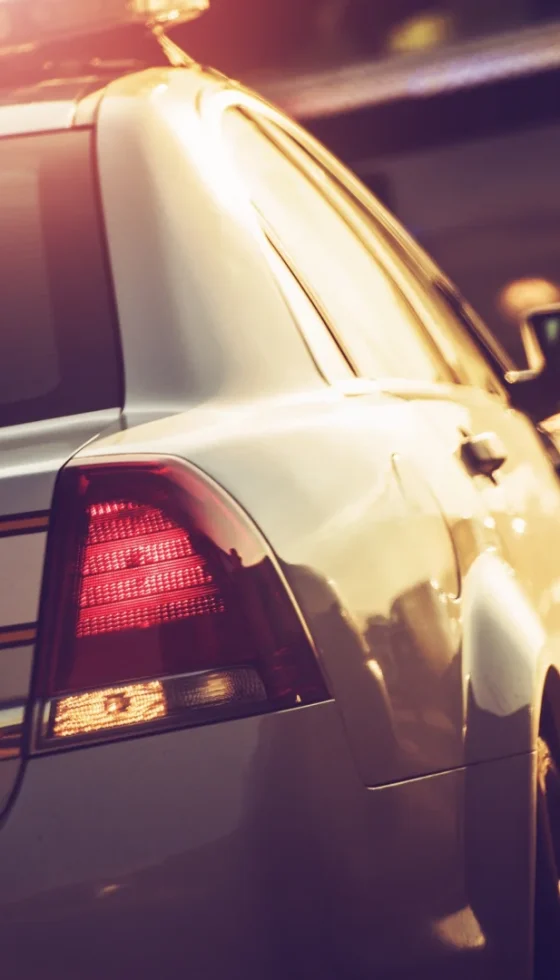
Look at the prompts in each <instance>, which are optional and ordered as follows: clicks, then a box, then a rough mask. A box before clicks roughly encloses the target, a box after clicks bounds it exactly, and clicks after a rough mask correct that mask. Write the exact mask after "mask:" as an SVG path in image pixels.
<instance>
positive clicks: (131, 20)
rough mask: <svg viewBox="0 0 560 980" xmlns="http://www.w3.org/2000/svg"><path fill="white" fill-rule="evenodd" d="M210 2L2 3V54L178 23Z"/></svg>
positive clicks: (62, 0)
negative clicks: (131, 27) (134, 27)
mask: <svg viewBox="0 0 560 980" xmlns="http://www.w3.org/2000/svg"><path fill="white" fill-rule="evenodd" d="M208 5H209V0H0V54H8V53H10V52H14V53H16V52H17V50H18V49H28V48H33V47H35V46H37V45H40V44H42V43H49V42H52V41H59V40H64V39H66V38H71V37H76V36H80V35H88V34H94V33H98V32H102V31H107V30H111V29H112V28H117V27H123V26H127V25H130V24H136V25H145V26H146V27H148V28H153V27H157V26H158V25H166V24H167V25H169V24H171V23H172V24H174V25H175V24H179V23H181V22H184V21H187V20H192V19H193V18H194V17H198V16H199V14H201V13H202V12H203V11H204V10H206V9H207V7H208Z"/></svg>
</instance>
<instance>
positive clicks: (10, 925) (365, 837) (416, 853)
mask: <svg viewBox="0 0 560 980" xmlns="http://www.w3.org/2000/svg"><path fill="white" fill-rule="evenodd" d="M226 730H227V732H224V730H223V728H222V726H210V727H206V728H199V729H195V730H192V731H188V732H179V733H175V734H168V735H161V736H157V737H152V738H147V739H137V740H129V741H124V742H122V743H120V744H117V745H113V746H110V747H100V748H91V749H87V750H85V751H83V752H77V753H76V752H69V753H62V754H58V755H55V756H52V757H46V758H40V759H35V760H32V761H31V762H29V763H28V765H27V770H26V773H25V779H24V780H23V783H22V787H21V790H20V793H19V795H18V798H17V801H16V803H15V805H14V807H13V808H12V810H11V813H10V816H9V817H8V819H7V821H6V823H5V824H4V826H3V828H2V833H1V835H0V863H1V866H2V876H1V880H0V908H1V915H0V938H1V941H2V951H3V952H2V959H3V964H4V969H5V970H6V971H7V973H8V974H9V976H10V977H13V978H14V980H20V978H22V980H23V978H25V980H35V978H39V977H41V978H44V980H48V978H51V977H52V978H54V977H60V976H64V977H66V976H67V977H71V976H76V975H79V976H80V977H82V978H83V980H89V978H91V980H93V978H95V977H98V976H99V972H100V971H101V972H102V973H103V975H104V976H105V977H107V980H120V978H121V977H123V976H124V975H131V976H132V975H134V976H135V977H137V978H138V980H141V978H143V977H152V976H154V974H156V975H157V976H160V977H171V976H174V975H176V970H177V963H184V964H185V965H186V967H187V968H188V969H189V971H192V972H193V973H195V974H196V976H197V977H201V978H208V980H211V978H212V980H213V978H215V977H218V976H227V977H231V978H235V980H237V978H239V980H241V978H242V977H247V978H251V980H253V978H254V980H261V978H262V977H265V976H266V977H270V978H271V980H276V978H277V980H281V978H282V980H283V978H284V977H285V976H286V975H288V974H289V975H290V976H293V977H301V978H303V977H308V976H309V975H310V971H311V972H312V973H313V974H316V973H320V975H321V976H324V977H332V978H333V980H334V978H338V977H341V976H344V977H350V976H351V977H356V978H362V977H363V978H364V980H365V978H366V977H369V976H371V974H372V973H373V975H378V974H379V975H383V976H391V977H405V976H410V975H414V976H415V977H422V978H423V977H426V978H428V977H430V978H431V977H441V978H442V980H443V978H444V977H445V976H447V975H448V972H447V971H449V969H450V968H451V964H453V968H454V969H459V968H460V969H461V971H462V972H460V973H458V975H459V976H462V977H463V976H464V977H467V976H469V977H470V976H477V977H479V978H480V977H484V978H488V980H490V978H493V977H496V976H499V975H504V976H506V975H507V976H508V977H510V978H511V980H526V977H527V976H528V963H527V954H526V950H527V930H528V926H529V921H530V914H529V908H528V906H527V899H526V896H527V895H528V894H529V892H530V888H529V887H528V881H529V877H530V861H529V859H528V855H529V852H530V848H529V847H528V839H529V836H530V808H529V807H528V806H527V795H528V794H526V795H525V796H524V795H523V794H517V793H516V792H515V787H518V786H519V785H526V786H528V785H529V783H530V778H531V775H530V774H531V770H532V757H531V756H524V757H519V758H516V759H511V760H506V761H504V762H499V763H493V764H491V765H486V766H480V767H475V768H473V769H472V770H467V771H465V770H461V771H455V772H452V773H446V774H442V775H440V776H434V777H430V778H426V779H422V780H413V781H410V782H406V783H402V784H398V785H395V786H392V787H385V788H380V789H378V790H369V791H368V790H366V789H365V788H364V787H363V785H362V784H361V780H359V778H358V777H357V774H356V772H355V770H354V768H353V765H352V760H351V757H349V755H348V748H347V742H346V738H345V733H344V729H343V726H342V725H341V721H340V718H339V716H338V713H337V709H336V707H335V705H333V704H326V705H322V706H318V707H312V708H305V709H302V710H298V711H295V712H286V713H281V714H279V715H276V716H273V717H268V718H263V719H255V718H253V719H248V720H245V721H239V722H231V723H228V724H227V725H226ZM224 734H227V737H226V738H224ZM68 786H74V787H75V792H74V793H69V792H68ZM488 794H489V796H490V798H492V799H494V796H496V799H498V800H501V801H502V805H501V806H497V807H494V806H493V805H492V806H490V807H489V808H487V810H485V811H484V812H485V822H484V824H483V825H481V824H480V821H477V819H476V811H477V809H478V813H480V812H481V810H480V804H481V802H482V801H484V800H487V799H488ZM37 800H41V801H43V803H42V805H41V807H37V805H36V801H37ZM506 801H507V809H506ZM486 812H487V813H488V817H486ZM463 813H464V814H467V815H468V816H469V818H471V817H473V815H474V819H472V820H471V819H469V824H468V826H467V827H466V828H465V829H466V834H465V833H464V830H463V828H462V826H461V823H460V820H459V814H463ZM475 823H476V833H473V831H474V830H475ZM405 828H406V830H405ZM512 848H514V849H515V853H517V854H518V855H519V860H517V861H515V862H512V861H511V860H510V854H511V849H512ZM521 855H527V857H526V858H525V859H522V858H521ZM466 858H468V861H466V860H465V859H466ZM465 867H468V869H469V877H468V880H467V879H466V878H465V875H464V869H465ZM490 869H491V871H490ZM506 889H507V890H508V892H509V894H511V895H513V896H515V899H514V900H513V901H512V903H511V904H510V906H509V907H508V916H507V923H504V921H503V917H502V912H501V898H502V896H503V892H504V890H506ZM505 925H507V927H508V935H507V936H506V935H505V934H504V926H505ZM511 927H513V928H511ZM510 928H511V932H509V929H510ZM110 937H111V938H110ZM112 937H114V940H113V938H112ZM249 937H250V941H249ZM497 969H498V970H501V971H503V972H502V973H497V972H496V970H497Z"/></svg>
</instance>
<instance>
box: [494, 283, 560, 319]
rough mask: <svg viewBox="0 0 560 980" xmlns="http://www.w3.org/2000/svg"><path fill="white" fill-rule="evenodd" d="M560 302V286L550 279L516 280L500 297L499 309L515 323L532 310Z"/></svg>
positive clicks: (509, 284)
mask: <svg viewBox="0 0 560 980" xmlns="http://www.w3.org/2000/svg"><path fill="white" fill-rule="evenodd" d="M559 301H560V286H558V285H557V284H556V283H554V282H550V280H548V279H538V278H532V279H531V278H527V279H515V280H514V281H513V282H510V283H508V284H507V286H504V288H503V289H502V291H501V293H500V294H499V296H498V308H499V309H500V310H501V312H502V313H503V314H505V315H506V316H507V317H509V319H510V320H513V321H514V322H519V321H520V320H521V319H523V316H524V315H525V314H527V313H528V312H529V311H530V310H534V309H538V308H541V307H546V306H551V305H552V304H553V303H558V302H559Z"/></svg>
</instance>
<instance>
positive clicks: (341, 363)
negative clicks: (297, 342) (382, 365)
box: [269, 246, 354, 384]
mask: <svg viewBox="0 0 560 980" xmlns="http://www.w3.org/2000/svg"><path fill="white" fill-rule="evenodd" d="M269 263H270V266H271V269H272V272H273V273H274V275H275V277H276V281H277V283H278V285H279V287H280V290H281V292H282V295H283V296H284V299H285V301H286V303H287V304H288V307H289V309H290V311H291V313H292V316H293V317H294V320H295V321H296V323H297V325H298V327H299V330H300V332H301V334H302V336H303V339H304V340H305V342H306V344H307V346H308V348H309V350H310V352H311V355H312V357H313V359H314V360H315V363H316V365H317V367H318V368H319V371H320V372H321V374H322V375H323V377H324V378H326V380H327V381H330V382H331V384H334V383H335V382H341V381H342V382H344V381H349V380H351V379H352V378H353V377H354V373H353V371H352V369H351V367H350V365H349V363H348V361H347V360H346V358H345V357H344V354H343V353H342V351H341V349H340V347H339V346H338V344H337V343H336V341H335V339H334V337H333V335H332V334H331V332H330V331H329V329H328V327H327V325H326V323H325V321H324V320H323V318H322V317H321V314H320V313H319V311H318V309H317V308H316V306H314V305H313V303H312V301H311V299H310V298H309V296H308V295H307V293H306V292H305V291H304V290H303V288H302V287H301V286H300V284H299V282H298V281H297V279H296V277H295V276H294V275H293V273H292V272H291V271H290V269H289V268H288V266H287V265H286V263H285V261H284V259H283V258H282V257H281V256H280V255H279V254H278V252H277V251H276V249H275V248H274V247H273V246H271V248H270V253H269Z"/></svg>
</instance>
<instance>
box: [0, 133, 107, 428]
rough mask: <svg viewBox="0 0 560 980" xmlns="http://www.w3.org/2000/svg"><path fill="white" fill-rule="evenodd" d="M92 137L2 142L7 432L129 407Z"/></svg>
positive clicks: (2, 364) (0, 396)
mask: <svg viewBox="0 0 560 980" xmlns="http://www.w3.org/2000/svg"><path fill="white" fill-rule="evenodd" d="M92 140H93V134H92V133H91V132H89V131H85V130H81V131H74V132H66V133H49V134H46V135H44V134H41V135H37V136H36V135H34V136H24V137H17V138H10V139H3V140H0V338H1V340H0V355H1V356H0V425H1V426H6V425H17V424H19V423H22V422H35V421H38V420H41V419H49V418H57V417H59V416H65V415H76V414H81V413H83V412H91V411H96V410H98V409H103V408H112V407H118V406H120V405H121V403H122V378H121V367H120V354H119V345H118V335H117V327H116V321H115V313H114V306H113V298H112V290H111V283H110V278H109V272H108V266H107V262H106V256H105V252H104V242H103V232H102V227H101V217H100V214H99V207H98V201H97V195H96V187H95V176H94V165H93V145H92Z"/></svg>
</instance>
